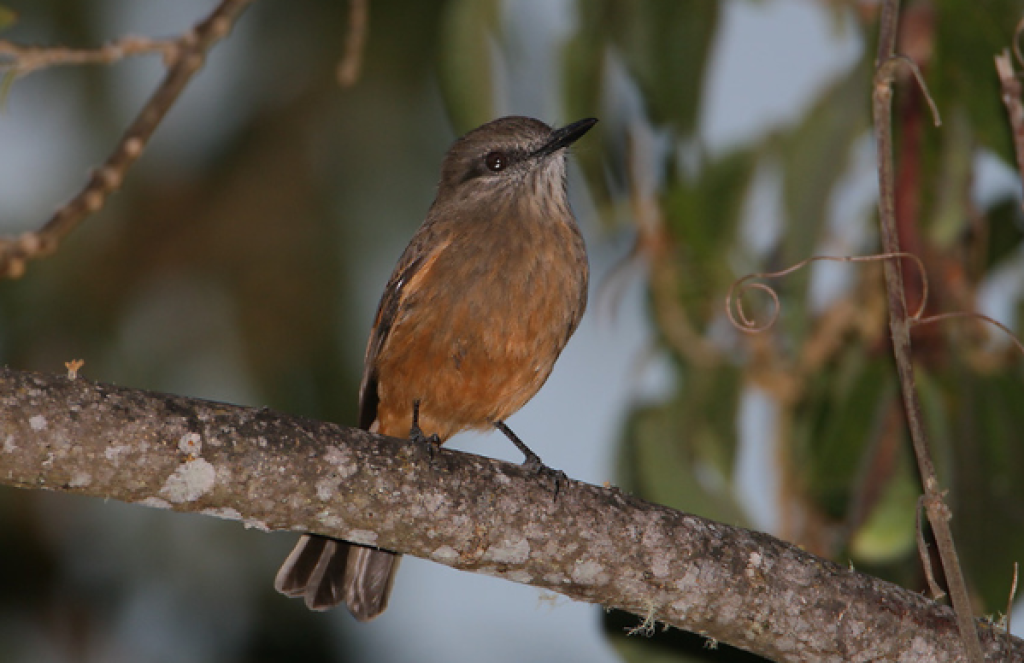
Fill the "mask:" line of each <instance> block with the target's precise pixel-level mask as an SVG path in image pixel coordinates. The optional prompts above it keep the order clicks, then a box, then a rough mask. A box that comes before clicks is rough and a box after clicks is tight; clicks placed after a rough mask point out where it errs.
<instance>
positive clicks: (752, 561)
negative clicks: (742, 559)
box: [744, 550, 764, 579]
mask: <svg viewBox="0 0 1024 663" xmlns="http://www.w3.org/2000/svg"><path fill="white" fill-rule="evenodd" d="M763 563H764V558H763V557H762V556H761V553H759V552H757V551H756V550H755V551H754V552H752V553H750V555H748V556H747V568H746V570H745V571H744V573H745V574H746V576H747V577H748V578H750V579H753V578H754V577H755V576H756V575H757V572H758V571H759V570H760V569H761V565H762V564H763Z"/></svg>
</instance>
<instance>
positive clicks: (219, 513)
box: [200, 506, 242, 520]
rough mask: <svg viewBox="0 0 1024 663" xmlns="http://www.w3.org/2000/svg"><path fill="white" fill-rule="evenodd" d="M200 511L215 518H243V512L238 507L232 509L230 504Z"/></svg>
mask: <svg viewBox="0 0 1024 663" xmlns="http://www.w3.org/2000/svg"><path fill="white" fill-rule="evenodd" d="M200 513H202V514H203V515H206V516H213V517H214V518H223V519H224V520H241V519H242V514H240V513H239V512H238V510H237V509H232V508H231V507H229V506H222V507H218V508H216V509H203V510H202V511H200Z"/></svg>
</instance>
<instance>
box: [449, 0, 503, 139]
mask: <svg viewBox="0 0 1024 663" xmlns="http://www.w3.org/2000/svg"><path fill="white" fill-rule="evenodd" d="M499 12H500V3H499V2H498V1H497V0H454V1H453V2H450V3H448V5H447V6H446V8H445V14H444V17H443V19H442V22H441V32H442V38H441V53H440V62H439V64H438V75H439V82H440V86H441V93H442V96H443V97H444V100H445V102H446V106H447V109H448V114H449V115H450V116H451V120H452V125H453V126H454V128H455V133H456V134H462V133H465V132H466V131H468V130H470V129H472V128H473V127H476V126H479V125H481V124H483V123H484V122H487V121H489V120H492V119H494V116H495V108H494V95H495V90H494V65H493V62H492V58H491V55H492V53H491V45H492V43H493V41H494V35H495V33H496V31H497V29H498V27H499Z"/></svg>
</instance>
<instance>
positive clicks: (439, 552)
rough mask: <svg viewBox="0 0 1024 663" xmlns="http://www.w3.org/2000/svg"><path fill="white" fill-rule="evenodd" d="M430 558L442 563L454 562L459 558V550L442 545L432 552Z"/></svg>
mask: <svg viewBox="0 0 1024 663" xmlns="http://www.w3.org/2000/svg"><path fill="white" fill-rule="evenodd" d="M430 558H431V559H433V560H434V561H435V562H440V563H441V564H453V563H455V562H456V561H458V559H459V551H458V550H456V549H455V548H452V547H451V546H441V547H440V548H438V549H436V550H435V551H434V552H432V553H430Z"/></svg>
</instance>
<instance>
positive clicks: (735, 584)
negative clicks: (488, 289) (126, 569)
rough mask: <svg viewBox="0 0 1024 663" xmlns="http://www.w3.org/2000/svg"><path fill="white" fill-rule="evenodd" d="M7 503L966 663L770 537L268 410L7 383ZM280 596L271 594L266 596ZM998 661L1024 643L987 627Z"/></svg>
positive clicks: (775, 652)
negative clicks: (404, 564) (330, 543)
mask: <svg viewBox="0 0 1024 663" xmlns="http://www.w3.org/2000/svg"><path fill="white" fill-rule="evenodd" d="M0 412H3V413H4V415H3V417H0V483H4V484H7V485H12V486H17V487H21V488H35V489H49V490H60V491H64V492H70V493H77V494H82V495H92V496H97V497H104V498H114V499H118V500H121V501H125V502H133V503H140V504H144V505H148V506H153V507H158V508H168V509H174V510H177V511H190V512H197V513H203V514H207V515H212V516H217V517H221V518H228V519H232V520H239V521H242V522H243V523H244V524H245V525H246V526H248V527H256V528H259V529H264V530H275V529H291V530H296V531H312V532H316V533H320V534H326V535H329V536H335V537H339V538H344V539H348V540H351V541H358V542H361V543H367V544H375V545H380V546H382V547H386V548H389V549H393V550H396V551H399V552H403V553H407V554H411V555H415V556H417V557H423V558H425V559H430V560H433V561H435V562H438V563H441V564H446V565H448V566H451V567H453V568H458V569H463V570H467V571H475V572H478V573H487V574H489V575H493V576H498V577H502V578H505V579H508V580H512V581H514V582H520V583H524V584H529V585H533V586H536V587H541V588H545V589H549V590H552V591H555V592H558V593H561V594H564V595H566V596H568V597H570V598H573V599H577V600H580V601H588V602H592V603H598V604H601V605H603V606H606V607H614V608H619V609H622V610H626V611H629V612H632V613H635V614H637V615H640V616H643V617H645V618H653V619H657V620H659V621H662V622H664V623H666V624H670V625H672V626H676V627H678V628H681V629H685V630H688V631H693V632H696V633H701V634H703V635H706V636H707V637H709V638H713V639H715V640H719V641H722V642H727V643H729V644H732V645H735V646H738V647H742V648H744V649H748V650H750V651H753V652H756V653H758V654H761V655H764V656H768V657H771V658H773V659H776V660H779V661H822V660H844V661H850V660H872V661H883V660H892V661H895V660H928V661H954V660H958V658H959V656H960V654H959V652H960V641H959V634H958V631H957V627H956V619H955V617H954V615H953V612H952V611H951V610H950V609H949V608H948V607H946V606H942V605H939V604H937V603H934V602H932V601H930V600H928V599H926V598H925V597H922V596H920V595H918V594H915V593H913V592H909V591H907V590H905V589H902V588H900V587H897V586H895V585H892V584H890V583H887V582H884V581H881V580H878V579H876V578H872V577H870V576H866V575H863V574H860V573H857V572H855V571H853V570H851V569H846V568H843V567H840V566H837V565H836V564H833V563H832V562H829V561H826V560H823V559H820V558H818V557H815V556H813V555H810V554H808V553H806V552H804V551H802V550H800V549H799V548H797V547H795V546H792V545H790V544H787V543H785V542H783V541H779V540H778V539H775V538H773V537H770V536H768V535H766V534H761V533H758V532H752V531H749V530H745V529H741V528H738V527H731V526H728V525H724V524H721V523H716V522H712V521H709V520H705V519H703V518H699V517H697V516H693V515H690V514H686V513H681V512H678V511H674V510H672V509H669V508H666V507H663V506H658V505H656V504H651V503H649V502H644V501H643V500H640V499H637V498H635V497H632V496H629V495H624V494H622V493H621V492H619V491H618V490H616V489H606V488H601V487H598V486H592V485H589V484H584V483H580V482H576V481H565V482H564V483H563V485H562V487H561V490H560V491H559V493H558V498H557V500H556V499H554V496H553V491H552V487H551V485H550V484H549V483H548V482H546V481H544V480H541V479H539V478H538V477H537V475H535V474H533V473H531V472H530V471H528V470H525V469H523V468H522V467H520V466H518V465H512V464H509V463H505V462H501V461H497V460H492V459H488V458H484V457H481V456H475V455H472V454H465V453H458V452H454V451H449V450H446V449H440V450H438V451H437V453H436V454H435V455H434V456H433V457H432V458H430V457H428V456H427V454H425V453H423V451H422V450H421V448H420V447H417V446H415V445H411V444H409V443H408V442H407V441H404V440H397V439H393V438H387V437H381V436H378V435H373V434H371V433H368V432H365V431H362V430H357V429H352V428H345V427H342V426H338V425H335V424H331V423H323V422H317V421H312V420H309V419H303V418H299V417H292V416H288V415H283V414H279V413H275V412H271V411H270V410H267V409H255V408H246V407H239V406H235V405H226V404H223V403H213V402H209V401H202V400H197V399H190V398H184V397H181V396H173V395H168V394H159V393H152V392H146V391H141V390H137V389H128V388H123V387H114V386H111V385H104V384H96V383H92V382H89V381H87V380H84V379H81V378H78V379H70V378H68V377H64V376H49V375H41V374H34V373H27V372H21V371H15V370H12V369H0ZM267 582H270V579H269V578H268V579H267ZM979 633H980V635H981V636H982V640H983V643H984V647H985V649H986V652H987V653H988V656H989V658H990V660H998V661H1003V660H1011V659H1013V660H1021V658H1024V642H1022V641H1021V640H1019V639H1016V638H1006V637H1005V636H1004V635H1003V634H1002V633H1001V632H999V633H997V632H996V631H995V630H994V628H993V627H992V626H991V625H989V624H987V623H985V622H979Z"/></svg>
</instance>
